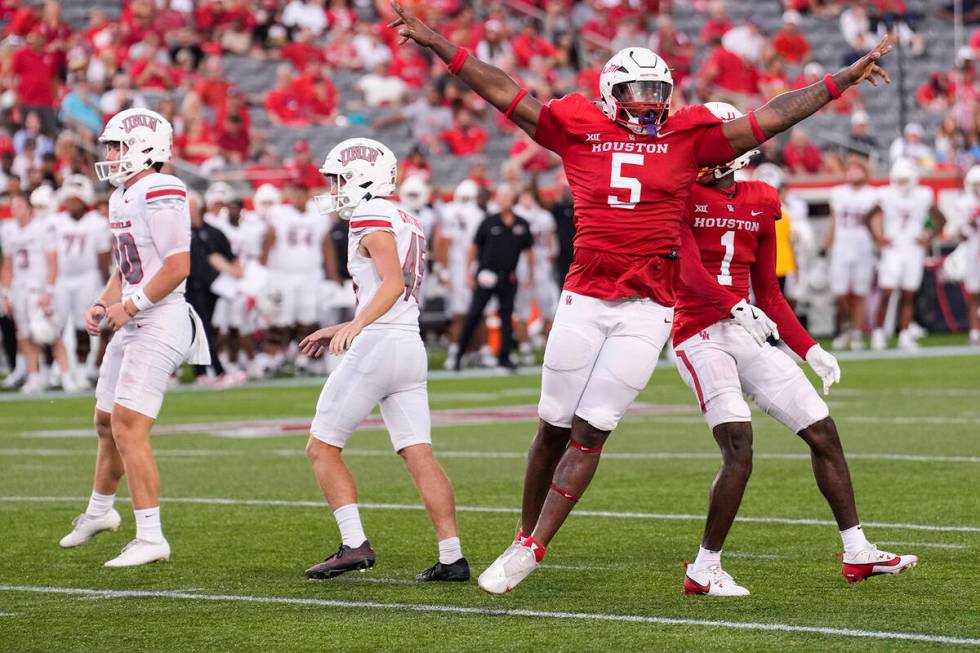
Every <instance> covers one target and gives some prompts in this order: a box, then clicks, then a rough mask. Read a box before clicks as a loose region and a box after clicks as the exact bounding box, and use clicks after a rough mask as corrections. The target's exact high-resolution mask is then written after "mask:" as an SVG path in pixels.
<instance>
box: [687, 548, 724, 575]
mask: <svg viewBox="0 0 980 653" xmlns="http://www.w3.org/2000/svg"><path fill="white" fill-rule="evenodd" d="M720 564H721V551H720V550H719V551H709V550H708V549H706V548H704V547H703V546H700V547H698V557H697V558H695V559H694V565H692V566H693V567H694V568H695V569H696V570H701V569H707V568H708V567H711V566H713V565H720Z"/></svg>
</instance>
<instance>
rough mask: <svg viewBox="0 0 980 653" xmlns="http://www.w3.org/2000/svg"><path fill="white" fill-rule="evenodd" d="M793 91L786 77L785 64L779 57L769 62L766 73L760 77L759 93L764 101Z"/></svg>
mask: <svg viewBox="0 0 980 653" xmlns="http://www.w3.org/2000/svg"><path fill="white" fill-rule="evenodd" d="M789 90H791V87H790V84H789V78H787V77H786V69H785V68H783V62H782V60H781V59H779V58H778V57H773V58H772V59H770V60H769V65H768V66H766V69H765V71H764V72H763V73H762V74H761V75H759V93H761V94H762V98H763V99H764V100H768V99H771V98H774V97H776V96H777V95H779V94H780V93H785V92H786V91H789Z"/></svg>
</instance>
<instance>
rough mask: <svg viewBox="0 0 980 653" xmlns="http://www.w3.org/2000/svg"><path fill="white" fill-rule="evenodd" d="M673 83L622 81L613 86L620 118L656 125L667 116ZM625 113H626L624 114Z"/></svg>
mask: <svg viewBox="0 0 980 653" xmlns="http://www.w3.org/2000/svg"><path fill="white" fill-rule="evenodd" d="M672 90H673V85H672V84H670V83H668V82H662V81H656V82H654V81H638V82H622V83H620V84H616V85H615V86H613V88H612V95H613V98H615V100H616V106H617V108H618V110H619V114H620V115H619V116H617V118H618V119H619V120H626V121H628V122H630V121H632V122H637V123H639V124H641V125H655V124H657V123H660V122H663V121H664V120H666V118H667V110H668V108H669V107H670V94H671V91H672ZM623 114H625V115H623Z"/></svg>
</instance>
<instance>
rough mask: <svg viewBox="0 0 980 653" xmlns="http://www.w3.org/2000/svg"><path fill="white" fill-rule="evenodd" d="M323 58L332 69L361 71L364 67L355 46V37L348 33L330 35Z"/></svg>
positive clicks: (341, 32) (340, 32)
mask: <svg viewBox="0 0 980 653" xmlns="http://www.w3.org/2000/svg"><path fill="white" fill-rule="evenodd" d="M323 57H324V59H325V60H326V62H327V65H328V66H330V67H331V68H343V69H347V70H360V69H362V68H363V67H364V62H363V61H361V55H360V53H359V52H358V50H357V47H355V45H354V35H353V34H351V33H350V32H348V31H339V32H338V31H335V32H331V33H330V37H329V38H328V40H327V47H326V48H324V50H323Z"/></svg>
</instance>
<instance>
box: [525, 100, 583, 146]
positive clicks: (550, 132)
mask: <svg viewBox="0 0 980 653" xmlns="http://www.w3.org/2000/svg"><path fill="white" fill-rule="evenodd" d="M595 111H597V109H596V108H595V107H594V106H593V105H592V103H591V102H589V101H588V100H586V99H585V97H584V96H582V95H579V94H578V93H570V94H569V95H566V96H565V97H563V98H559V99H555V100H550V101H549V102H548V103H547V104H545V105H544V106H543V107H541V113H540V115H539V116H538V128H537V129H536V130H535V131H534V140H535V142H537V143H538V144H540V145H543V146H544V147H546V148H548V149H549V150H551V151H552V152H554V153H555V154H557V155H559V156H562V155H564V153H565V149H566V147H567V146H568V131H569V128H570V127H571V126H572V125H573V124H574V122H575V120H579V121H580V122H581V121H582V119H583V118H587V117H588V116H590V114H592V115H594V113H595Z"/></svg>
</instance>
